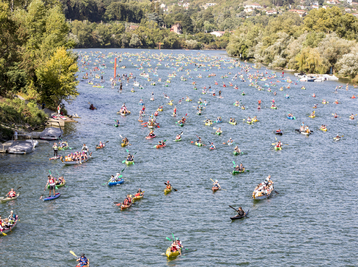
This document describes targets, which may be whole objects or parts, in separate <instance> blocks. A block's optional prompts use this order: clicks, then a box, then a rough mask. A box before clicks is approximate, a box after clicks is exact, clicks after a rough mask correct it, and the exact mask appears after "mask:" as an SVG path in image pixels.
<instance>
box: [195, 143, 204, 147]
mask: <svg viewBox="0 0 358 267" xmlns="http://www.w3.org/2000/svg"><path fill="white" fill-rule="evenodd" d="M195 145H196V146H198V147H201V146H202V145H203V144H202V143H198V142H195Z"/></svg>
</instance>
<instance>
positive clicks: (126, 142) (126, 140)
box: [122, 137, 129, 145]
mask: <svg viewBox="0 0 358 267" xmlns="http://www.w3.org/2000/svg"><path fill="white" fill-rule="evenodd" d="M122 143H124V144H125V145H128V143H129V141H128V138H127V137H124V138H123V139H122Z"/></svg>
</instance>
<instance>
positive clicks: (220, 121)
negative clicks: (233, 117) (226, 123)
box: [215, 120, 223, 123]
mask: <svg viewBox="0 0 358 267" xmlns="http://www.w3.org/2000/svg"><path fill="white" fill-rule="evenodd" d="M215 122H216V123H222V122H223V121H222V120H219V121H215Z"/></svg>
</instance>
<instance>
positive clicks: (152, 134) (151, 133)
mask: <svg viewBox="0 0 358 267" xmlns="http://www.w3.org/2000/svg"><path fill="white" fill-rule="evenodd" d="M148 136H150V137H154V136H155V134H154V130H153V129H151V130H150V132H149V135H148Z"/></svg>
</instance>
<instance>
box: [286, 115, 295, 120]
mask: <svg viewBox="0 0 358 267" xmlns="http://www.w3.org/2000/svg"><path fill="white" fill-rule="evenodd" d="M287 119H289V120H295V119H296V117H293V116H292V117H289V116H287Z"/></svg>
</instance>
